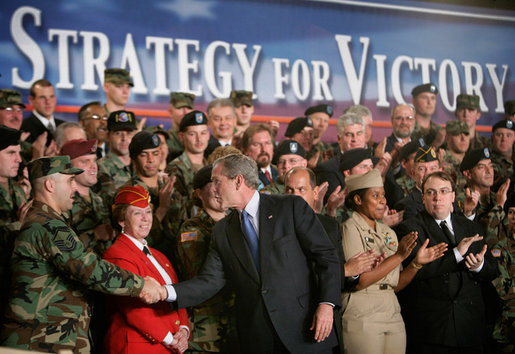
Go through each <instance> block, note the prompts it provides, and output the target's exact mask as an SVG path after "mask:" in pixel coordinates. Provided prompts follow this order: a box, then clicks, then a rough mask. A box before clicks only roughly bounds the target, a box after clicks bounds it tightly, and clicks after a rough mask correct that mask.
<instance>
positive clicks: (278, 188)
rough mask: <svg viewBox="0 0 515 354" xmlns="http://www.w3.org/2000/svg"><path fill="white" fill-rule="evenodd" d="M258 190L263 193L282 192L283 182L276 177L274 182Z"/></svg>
mask: <svg viewBox="0 0 515 354" xmlns="http://www.w3.org/2000/svg"><path fill="white" fill-rule="evenodd" d="M260 192H261V193H265V194H284V183H282V182H281V181H279V179H277V180H276V181H275V183H270V184H269V185H268V186H266V187H264V188H263V189H261V190H260Z"/></svg>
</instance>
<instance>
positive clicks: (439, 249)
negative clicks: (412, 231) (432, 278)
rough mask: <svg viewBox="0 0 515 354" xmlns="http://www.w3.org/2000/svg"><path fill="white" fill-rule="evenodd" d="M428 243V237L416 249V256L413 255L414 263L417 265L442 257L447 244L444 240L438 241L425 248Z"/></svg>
mask: <svg viewBox="0 0 515 354" xmlns="http://www.w3.org/2000/svg"><path fill="white" fill-rule="evenodd" d="M428 244H429V239H426V240H425V241H424V243H423V244H422V246H421V247H420V248H419V250H418V251H417V256H416V257H415V263H416V264H418V265H422V264H427V263H430V262H432V261H434V260H435V259H438V258H440V257H442V256H443V255H444V253H445V251H447V244H446V243H445V242H442V243H439V244H437V245H435V246H432V247H429V248H427V245H428Z"/></svg>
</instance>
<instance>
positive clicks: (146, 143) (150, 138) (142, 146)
mask: <svg viewBox="0 0 515 354" xmlns="http://www.w3.org/2000/svg"><path fill="white" fill-rule="evenodd" d="M159 145H161V139H159V137H158V136H157V134H154V133H152V132H149V131H148V130H143V131H140V132H139V133H137V134H136V135H134V137H133V138H132V140H131V143H130V144H129V155H130V156H131V159H135V158H136V157H137V156H138V155H139V154H141V152H142V151H143V150H146V149H155V148H157V147H159Z"/></svg>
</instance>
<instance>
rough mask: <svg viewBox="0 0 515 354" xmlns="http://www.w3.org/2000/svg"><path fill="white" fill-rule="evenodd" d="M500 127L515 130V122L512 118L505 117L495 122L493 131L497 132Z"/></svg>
mask: <svg viewBox="0 0 515 354" xmlns="http://www.w3.org/2000/svg"><path fill="white" fill-rule="evenodd" d="M499 128H505V129H510V130H513V131H515V123H514V122H513V121H512V120H510V119H503V120H501V121H498V122H497V123H495V124H494V126H493V127H492V133H493V132H495V131H496V130H497V129H499Z"/></svg>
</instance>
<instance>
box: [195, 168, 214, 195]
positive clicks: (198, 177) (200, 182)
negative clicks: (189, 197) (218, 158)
mask: <svg viewBox="0 0 515 354" xmlns="http://www.w3.org/2000/svg"><path fill="white" fill-rule="evenodd" d="M211 171H213V165H206V166H204V167H202V168H201V169H200V170H198V171H197V173H195V176H194V177H193V189H198V188H203V187H204V186H205V185H206V184H208V183H209V182H211Z"/></svg>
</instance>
